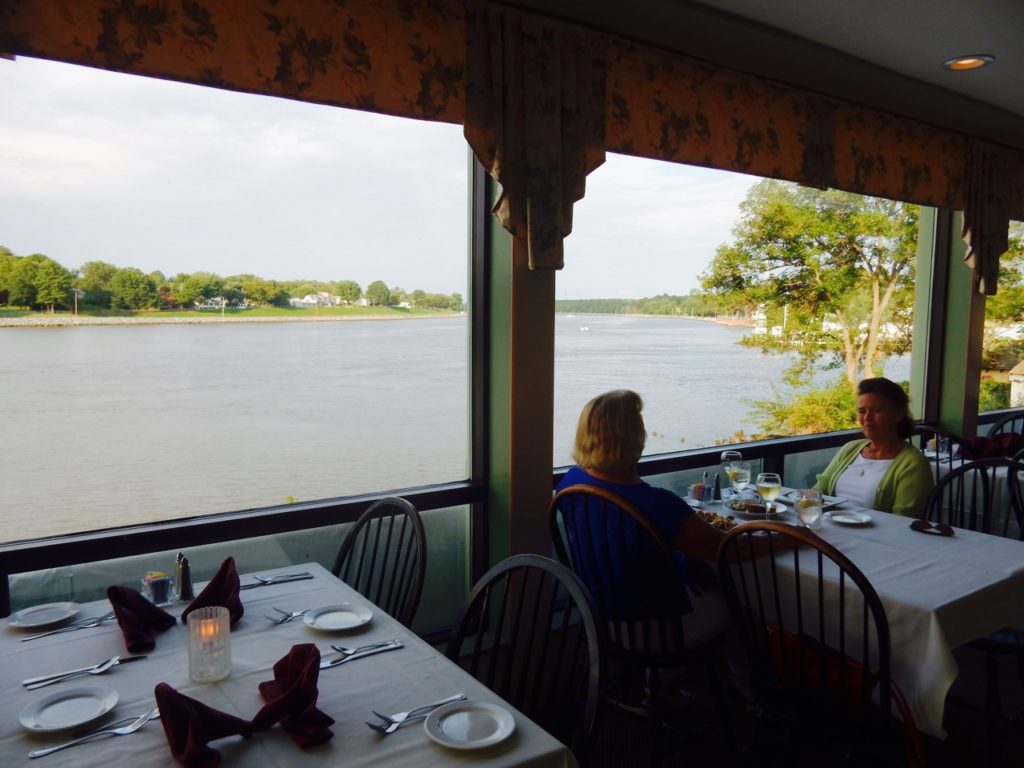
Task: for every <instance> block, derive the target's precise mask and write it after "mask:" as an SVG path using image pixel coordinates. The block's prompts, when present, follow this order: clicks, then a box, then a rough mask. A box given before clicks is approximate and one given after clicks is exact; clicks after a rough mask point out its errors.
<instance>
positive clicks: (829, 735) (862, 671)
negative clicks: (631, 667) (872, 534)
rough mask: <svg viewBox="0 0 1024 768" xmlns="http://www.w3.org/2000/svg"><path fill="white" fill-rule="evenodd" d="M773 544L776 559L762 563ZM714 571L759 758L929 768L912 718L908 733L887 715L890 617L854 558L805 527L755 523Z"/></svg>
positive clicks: (735, 538)
mask: <svg viewBox="0 0 1024 768" xmlns="http://www.w3.org/2000/svg"><path fill="white" fill-rule="evenodd" d="M776 544H777V545H778V546H779V549H778V550H777V554H775V555H774V556H770V555H769V556H762V557H760V558H758V557H756V556H755V553H756V552H757V549H758V547H768V548H769V550H770V551H773V552H774V551H775V549H774V545H776ZM783 545H785V547H784V546H783ZM793 545H800V547H793ZM761 554H763V552H762V553H761ZM718 573H719V578H720V580H721V582H722V587H723V589H724V590H725V593H726V597H727V598H728V601H729V607H730V610H731V612H732V615H733V621H734V623H735V625H736V627H737V630H738V632H739V637H740V641H741V642H742V644H743V648H744V650H745V652H746V656H747V659H748V661H749V664H750V671H751V678H752V689H753V693H754V696H755V698H756V699H757V701H758V703H759V704H760V706H761V712H760V713H759V715H758V718H757V722H756V726H757V727H756V728H755V731H754V738H753V742H752V743H751V745H750V747H749V753H750V755H751V756H752V757H754V758H756V759H758V760H764V761H765V762H766V763H768V764H782V765H799V764H802V763H801V756H803V757H804V758H805V759H806V758H808V757H809V758H810V759H811V760H812V761H813V762H814V764H820V765H835V764H838V763H840V762H852V763H854V764H857V763H862V762H863V763H864V764H870V765H877V764H882V763H885V762H893V763H896V764H898V763H900V762H902V761H904V760H906V761H907V762H908V763H909V764H916V765H920V764H922V762H923V760H924V750H923V747H922V745H921V742H920V736H919V734H918V733H917V730H916V728H915V727H913V726H912V722H913V717H912V716H911V715H910V713H909V710H907V711H906V713H905V717H906V718H907V719H909V721H910V723H908V724H907V726H906V728H904V727H903V726H902V725H899V724H898V723H897V722H896V721H895V719H894V718H893V717H892V716H891V713H892V707H893V701H894V687H893V685H892V677H891V670H890V663H891V662H890V638H889V623H888V620H887V619H886V615H885V609H884V608H883V607H882V603H881V601H880V600H879V598H878V594H877V593H876V592H875V590H874V588H873V587H872V586H871V584H870V582H869V581H868V580H867V578H866V577H865V576H864V575H863V574H862V573H861V572H860V570H859V569H858V568H857V567H856V566H855V565H854V564H853V563H852V562H851V561H850V560H848V559H847V558H846V557H845V556H844V555H843V554H842V553H841V552H839V551H838V550H837V549H835V547H833V546H831V545H830V544H828V543H827V542H825V541H824V540H822V539H821V538H819V537H818V536H816V535H815V534H814V533H813V532H811V531H810V530H808V529H805V528H796V527H793V526H790V525H787V524H785V523H779V522H768V521H763V522H762V521H758V522H752V523H747V524H745V525H741V526H738V527H737V528H734V529H733V530H732V531H730V532H729V533H728V534H727V535H726V538H725V540H724V541H723V543H722V546H721V547H720V549H719V554H718ZM896 699H897V701H900V702H902V696H899V695H898V693H897V694H896ZM876 702H877V703H876ZM773 752H775V753H778V752H781V753H783V755H784V757H783V758H782V759H781V762H778V763H773V761H772V759H771V758H772V756H773ZM775 758H776V759H777V755H776V756H775Z"/></svg>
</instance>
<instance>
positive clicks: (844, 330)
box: [701, 180, 918, 386]
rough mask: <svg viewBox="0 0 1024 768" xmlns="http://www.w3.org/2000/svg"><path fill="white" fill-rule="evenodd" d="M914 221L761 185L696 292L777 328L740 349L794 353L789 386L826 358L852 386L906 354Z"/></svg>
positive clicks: (902, 208)
mask: <svg viewBox="0 0 1024 768" xmlns="http://www.w3.org/2000/svg"><path fill="white" fill-rule="evenodd" d="M917 218H918V208H917V206H914V205H910V204H908V203H901V202H897V201H893V200H885V199H882V198H872V197H862V196H859V195H854V194H851V193H848V192H840V191H838V190H827V191H822V190H818V189H810V188H807V187H800V186H797V185H795V184H790V183H787V182H780V181H774V180H765V181H761V182H759V183H758V184H755V185H754V186H753V187H752V188H751V190H750V192H748V194H747V197H746V199H745V200H744V201H743V203H742V204H741V205H740V220H739V222H738V223H737V224H736V226H735V227H734V228H733V235H734V236H735V239H734V240H733V242H732V243H730V244H727V245H723V246H720V247H719V248H718V251H717V253H716V254H715V257H714V259H713V261H712V263H711V265H710V267H709V269H708V271H707V272H706V273H705V274H703V275H702V276H701V280H702V285H703V287H704V289H705V290H706V291H709V292H710V293H711V294H712V295H713V296H714V297H716V298H717V299H718V300H719V301H720V302H721V306H723V307H725V308H728V309H733V310H741V309H745V310H749V309H752V308H756V307H761V308H763V310H764V311H765V314H766V316H767V320H768V321H770V322H768V326H769V327H770V326H771V325H773V324H779V325H782V326H783V327H782V328H781V334H780V335H778V336H775V335H773V334H772V333H762V334H755V335H754V336H753V338H752V339H751V342H750V343H753V344H756V345H758V346H761V347H762V348H763V349H772V348H776V349H778V348H781V349H792V350H795V351H796V352H798V353H799V355H800V358H799V359H800V364H799V366H798V368H797V369H796V370H795V371H794V372H793V373H794V377H796V376H797V375H798V374H799V373H801V372H806V371H807V370H809V369H810V368H811V366H813V365H814V364H815V363H817V362H818V361H819V359H820V357H821V356H822V355H826V356H828V357H831V360H830V364H831V365H832V366H835V367H842V368H843V369H844V371H845V374H846V380H847V381H848V382H849V383H850V385H851V386H852V385H853V384H855V383H856V382H857V380H858V379H860V378H867V377H871V376H876V375H878V371H879V363H880V362H881V360H882V358H883V357H884V356H885V355H887V354H901V353H903V352H905V351H906V350H908V349H909V345H910V321H911V318H910V312H911V306H912V301H913V278H914V268H915V264H916V254H917V240H916V238H917ZM783 319H785V320H784V321H783ZM766 330H767V328H766Z"/></svg>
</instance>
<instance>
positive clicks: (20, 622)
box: [7, 602, 81, 629]
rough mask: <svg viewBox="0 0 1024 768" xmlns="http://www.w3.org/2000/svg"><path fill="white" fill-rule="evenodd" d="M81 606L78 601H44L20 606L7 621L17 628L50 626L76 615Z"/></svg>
mask: <svg viewBox="0 0 1024 768" xmlns="http://www.w3.org/2000/svg"><path fill="white" fill-rule="evenodd" d="M79 610H81V606H79V605H78V603H70V602H69V603H45V604H44V605H33V606H32V607H31V608H22V609H21V610H20V611H18V612H17V613H15V614H13V615H12V616H11V618H9V619H8V620H7V623H8V624H9V625H10V626H12V627H17V628H18V629H39V628H41V627H52V626H54V625H55V624H60V623H61V622H62V621H67V620H68V619H70V618H72V617H73V616H77V615H78V611H79Z"/></svg>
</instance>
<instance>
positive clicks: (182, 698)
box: [155, 683, 253, 768]
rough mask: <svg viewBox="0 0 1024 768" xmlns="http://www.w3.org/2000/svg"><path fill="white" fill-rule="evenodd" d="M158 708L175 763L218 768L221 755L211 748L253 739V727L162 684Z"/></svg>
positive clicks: (156, 692)
mask: <svg viewBox="0 0 1024 768" xmlns="http://www.w3.org/2000/svg"><path fill="white" fill-rule="evenodd" d="M155 694H156V704H157V706H158V707H160V722H161V723H162V724H163V726H164V733H165V734H166V735H167V743H168V744H169V745H170V747H171V754H172V755H174V759H175V760H177V761H178V762H179V763H181V764H182V765H186V766H189V768H217V766H218V765H220V752H218V751H217V750H215V749H213V748H212V747H210V746H209V745H208V742H211V741H214V740H215V739H223V738H224V737H225V736H236V735H240V736H245V737H246V738H248V737H249V736H251V735H252V732H253V727H252V723H250V722H249V721H248V720H242V719H241V718H240V717H235V716H234V715H229V714H228V713H226V712H221V711H219V710H216V709H214V708H213V707H208V706H206V705H205V704H203V703H202V702H201V701H196V700H195V699H193V698H190V697H188V696H186V695H185V694H183V693H179V692H178V691H176V690H174V689H173V688H172V687H171V686H169V685H168V684H167V683H158V684H157V686H156V690H155Z"/></svg>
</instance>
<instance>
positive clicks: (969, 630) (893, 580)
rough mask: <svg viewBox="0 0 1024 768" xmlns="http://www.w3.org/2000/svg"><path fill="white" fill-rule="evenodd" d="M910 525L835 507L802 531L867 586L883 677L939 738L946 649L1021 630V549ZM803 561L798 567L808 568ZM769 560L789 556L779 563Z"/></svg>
mask: <svg viewBox="0 0 1024 768" xmlns="http://www.w3.org/2000/svg"><path fill="white" fill-rule="evenodd" d="M784 495H785V494H784ZM775 504H776V505H777V506H778V509H779V511H778V513H777V514H775V515H773V519H777V520H779V521H780V522H786V523H789V524H791V525H801V523H800V521H799V520H798V519H797V517H796V515H795V513H794V510H793V508H792V506H790V505H788V504H780V503H779V502H775ZM704 507H705V509H707V511H710V512H716V513H718V514H722V515H726V516H730V515H731V516H733V517H734V519H735V521H736V522H737V523H744V522H747V521H748V520H752V519H764V515H763V514H753V513H740V512H736V511H733V510H730V509H727V508H725V507H724V506H723V505H722V504H721V503H718V502H713V503H711V504H705V505H704ZM763 509H764V507H763V506H762V507H761V510H762V511H763ZM844 513H845V514H844ZM851 513H852V514H851ZM911 522H912V518H908V517H903V516H900V515H893V514H889V513H887V512H881V511H878V510H874V509H865V508H863V507H861V506H859V505H854V504H852V503H850V502H844V503H839V504H836V505H835V506H833V507H831V508H830V509H829V510H827V511H826V512H825V514H824V515H823V516H822V517H821V519H820V520H819V521H818V522H817V524H816V525H815V526H814V527H813V528H812V530H813V532H814V533H816V534H817V535H818V536H820V537H821V538H822V539H824V540H825V541H827V542H828V543H829V544H832V545H833V546H834V547H836V548H837V549H838V550H839V551H840V552H842V553H843V554H844V555H845V556H846V557H848V558H849V559H850V560H851V561H852V562H853V563H854V565H856V566H857V567H858V568H859V569H860V570H861V571H862V572H863V573H864V575H865V576H866V577H867V578H868V580H869V581H870V582H871V584H872V586H874V588H875V590H876V591H877V593H878V596H879V597H880V598H881V601H882V605H883V607H884V608H885V612H886V617H887V619H888V622H889V630H890V634H891V641H892V650H891V663H892V677H893V680H894V681H895V682H896V684H897V685H898V686H899V688H900V690H901V691H902V692H903V694H904V696H905V697H906V699H907V702H908V704H909V705H910V710H911V712H912V713H913V715H914V719H915V721H916V724H917V726H918V728H919V729H920V730H921V731H922V732H924V733H928V734H930V735H932V736H935V737H938V738H945V735H946V733H945V730H944V729H943V722H942V721H943V713H944V708H945V702H946V694H947V692H948V691H949V688H950V686H951V685H952V684H953V682H954V680H956V677H957V675H958V672H959V669H958V665H957V662H956V659H955V657H954V655H953V650H954V649H956V648H959V647H961V646H963V645H965V644H966V643H968V642H970V641H972V640H975V639H978V638H981V637H984V636H985V635H987V634H989V633H991V632H994V631H997V630H999V629H1002V628H1004V627H1021V626H1024V542H1020V541H1017V540H1014V539H1008V538H1003V537H999V536H992V535H989V534H985V533H977V532H974V531H970V530H965V529H961V528H954V529H953V533H954V535H952V536H940V535H936V533H934V532H932V533H926V532H920V531H916V530H914V529H912V528H911V527H910V523H911ZM805 560H806V561H807V562H805V563H804V564H803V566H802V570H803V568H807V569H812V568H813V564H812V562H811V561H810V559H809V558H805ZM778 562H779V563H783V564H785V563H791V562H792V559H791V558H788V557H785V556H781V557H780V558H779V559H778ZM825 577H826V579H832V580H833V581H835V582H836V583H838V574H837V572H835V573H833V572H830V571H828V570H826V571H825ZM847 589H848V590H852V589H854V588H853V587H852V586H848V587H847Z"/></svg>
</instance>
